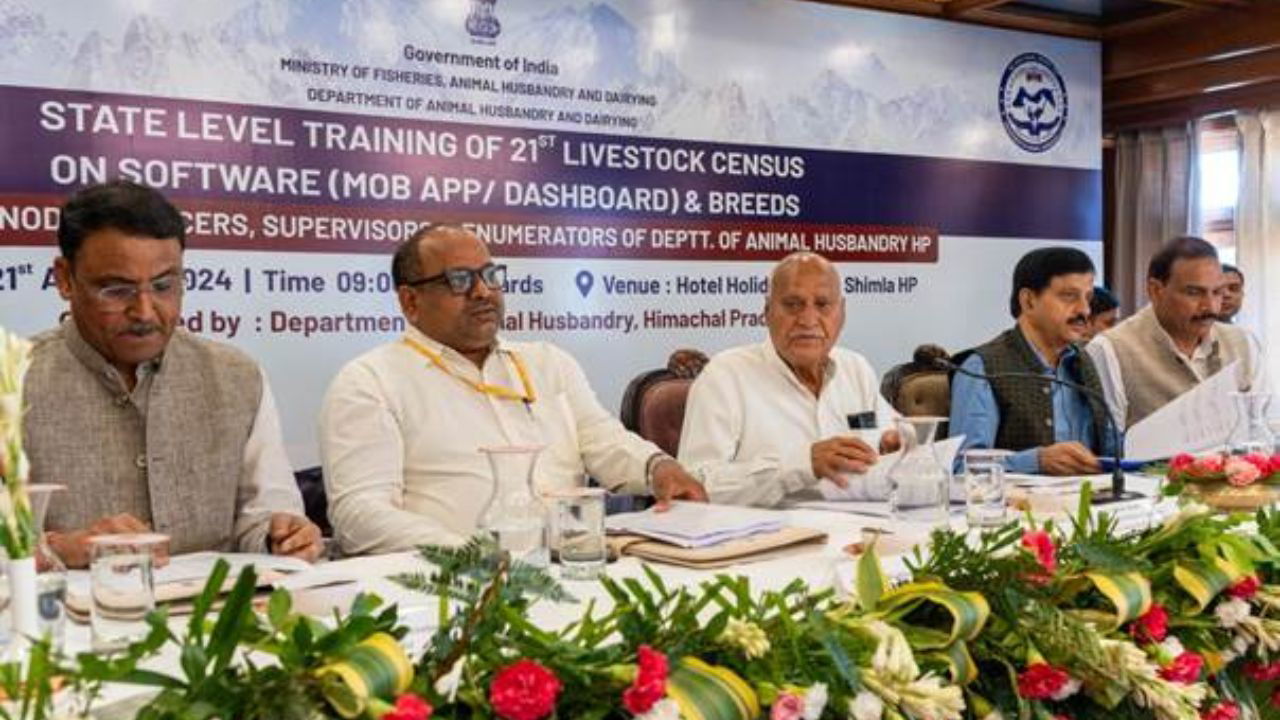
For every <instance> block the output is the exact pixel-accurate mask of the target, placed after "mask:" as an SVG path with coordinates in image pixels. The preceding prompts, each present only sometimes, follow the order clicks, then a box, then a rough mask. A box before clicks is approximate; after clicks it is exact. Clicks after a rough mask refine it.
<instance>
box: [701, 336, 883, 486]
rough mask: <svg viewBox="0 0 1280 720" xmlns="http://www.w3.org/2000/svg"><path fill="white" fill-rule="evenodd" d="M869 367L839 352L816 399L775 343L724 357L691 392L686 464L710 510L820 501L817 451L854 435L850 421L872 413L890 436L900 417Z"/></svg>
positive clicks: (718, 358)
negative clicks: (718, 506)
mask: <svg viewBox="0 0 1280 720" xmlns="http://www.w3.org/2000/svg"><path fill="white" fill-rule="evenodd" d="M879 385H880V381H879V378H878V377H877V376H876V373H875V371H874V370H872V369H871V364H870V363H868V362H867V360H866V358H864V357H862V356H861V355H859V354H858V353H856V352H853V351H851V350H846V349H844V348H839V347H837V348H833V349H832V351H831V357H830V362H829V363H828V365H827V372H826V377H825V379H824V380H823V385H822V391H821V392H820V394H819V395H818V397H814V395H813V393H812V392H810V391H809V389H808V388H806V387H805V386H804V384H803V383H801V382H800V380H799V379H797V378H796V376H795V374H794V373H792V371H791V368H789V367H787V364H786V363H785V362H783V361H782V358H781V357H780V356H779V355H778V353H777V351H776V350H775V349H774V347H773V343H771V342H770V341H768V340H766V341H765V342H763V343H760V344H758V345H746V346H742V347H737V348H732V349H730V350H726V351H724V352H722V353H720V354H718V355H716V356H715V357H714V358H712V360H711V362H710V363H708V364H707V366H706V368H705V369H704V370H703V371H702V373H701V374H700V375H699V376H698V379H697V380H696V381H694V383H693V388H692V389H691V390H690V391H689V402H688V406H687V408H686V410H685V416H684V430H683V431H682V433H681V435H680V462H681V464H683V465H684V466H685V468H687V469H688V470H689V471H690V472H691V473H693V474H694V475H695V476H697V477H698V478H699V479H700V480H701V481H702V483H703V485H704V486H706V489H707V493H708V494H709V495H710V496H711V502H714V503H731V504H737V505H758V506H765V507H769V506H774V505H778V504H781V503H783V502H784V501H794V500H804V499H812V498H814V497H817V492H816V489H815V488H814V486H815V485H816V484H817V482H818V478H817V477H815V476H814V474H813V462H812V459H811V454H810V451H811V448H812V446H813V444H814V443H815V442H818V441H820V440H825V439H827V438H830V437H833V436H835V435H840V434H845V433H847V431H848V428H849V426H848V419H847V418H848V416H849V415H850V414H857V413H864V412H869V411H870V412H874V413H875V414H876V425H877V426H878V427H881V428H887V427H888V426H889V424H890V423H891V422H892V418H893V417H894V415H895V413H894V410H893V408H892V406H891V405H890V404H889V403H888V401H886V400H885V399H884V398H883V397H881V396H880V391H879Z"/></svg>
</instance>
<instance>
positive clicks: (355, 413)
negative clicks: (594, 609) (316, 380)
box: [320, 328, 661, 553]
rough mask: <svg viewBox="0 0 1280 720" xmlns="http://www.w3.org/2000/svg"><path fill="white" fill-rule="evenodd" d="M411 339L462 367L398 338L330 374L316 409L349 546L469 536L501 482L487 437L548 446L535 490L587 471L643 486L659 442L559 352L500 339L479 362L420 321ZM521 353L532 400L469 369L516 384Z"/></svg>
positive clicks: (333, 517)
mask: <svg viewBox="0 0 1280 720" xmlns="http://www.w3.org/2000/svg"><path fill="white" fill-rule="evenodd" d="M405 337H406V338H408V339H411V340H413V341H414V342H417V343H420V344H421V345H423V346H424V347H426V348H428V349H429V350H431V351H433V352H435V353H438V354H439V356H440V357H441V359H442V360H443V362H444V363H445V364H446V365H447V366H448V367H449V369H450V370H451V371H452V372H453V373H454V374H456V375H457V376H459V377H455V376H454V375H450V374H449V373H447V372H445V371H444V370H442V369H440V368H438V367H436V366H435V365H434V364H432V362H431V361H430V360H429V359H428V358H426V357H424V356H423V355H421V354H419V353H418V352H416V351H415V350H414V349H413V348H412V347H410V346H409V345H408V344H406V343H404V342H403V341H396V342H392V343H388V344H386V345H382V346H380V347H377V348H374V349H373V350H371V351H369V352H367V353H365V354H364V355H362V356H360V357H358V358H356V359H355V360H353V361H352V362H350V363H348V364H347V365H346V367H344V368H343V369H342V370H341V371H340V372H339V373H338V376H337V377H336V378H334V381H333V383H332V385H330V387H329V391H328V393H327V394H326V396H325V399H324V404H323V406H322V408H321V411H320V453H321V456H322V458H323V461H324V476H325V486H326V489H327V490H328V494H329V519H330V521H331V522H332V523H333V527H334V534H335V535H336V537H337V539H338V542H339V543H340V545H341V546H342V548H343V550H344V551H345V552H347V553H380V552H392V551H397V550H404V549H407V548H411V547H413V546H415V545H420V544H424V543H440V544H455V543H460V542H462V541H464V540H466V538H467V537H469V536H470V535H471V534H473V533H474V532H475V530H476V521H477V519H478V518H479V516H480V513H481V511H482V510H483V509H484V507H485V505H486V504H487V503H488V501H489V496H490V495H491V493H492V489H493V475H492V472H491V471H490V469H489V464H488V462H487V460H486V459H485V456H484V455H483V454H482V453H481V452H480V451H479V449H480V448H482V447H496V446H512V445H542V446H544V449H543V450H542V453H541V455H540V456H539V457H538V461H537V465H536V469H535V481H536V485H537V487H536V488H535V489H536V490H538V491H547V490H554V489H558V488H565V487H573V486H577V485H581V484H582V483H583V482H584V475H586V474H588V473H589V474H590V475H591V476H593V477H595V478H597V479H598V480H599V481H600V482H601V484H603V485H605V486H606V487H608V488H610V489H614V490H618V489H623V490H626V491H629V492H644V491H645V490H646V482H645V470H646V465H647V463H648V461H649V459H650V458H651V457H652V456H653V455H655V454H657V453H660V452H661V450H659V449H658V447H657V446H656V445H654V444H653V443H650V442H647V441H645V440H642V439H641V438H639V437H638V436H636V435H634V434H632V433H630V432H628V431H627V430H626V428H624V427H623V426H622V423H620V422H618V420H617V418H615V417H614V416H613V415H611V414H609V412H608V411H606V410H605V409H604V408H603V407H601V406H600V402H599V400H597V399H596V395H595V393H594V392H593V391H592V390H591V387H590V386H589V385H588V384H587V379H586V376H585V375H584V374H583V372H582V368H581V367H579V366H578V363H577V362H576V361H575V360H574V359H573V358H572V357H570V356H569V355H568V354H567V353H565V352H564V351H563V350H561V349H559V348H557V347H555V346H554V345H550V344H548V343H541V342H539V343H517V342H506V341H503V340H499V341H498V343H497V346H496V347H495V349H494V350H493V351H492V352H491V353H489V356H488V357H487V358H486V359H485V361H484V367H483V368H478V367H476V365H475V363H473V362H471V361H470V360H468V359H467V358H466V357H464V356H463V355H461V354H460V353H458V352H457V351H455V350H453V349H452V348H449V347H447V346H445V345H443V344H441V343H439V342H436V341H435V340H432V339H431V338H428V337H427V336H426V335H424V334H422V333H421V332H419V331H418V330H416V329H414V328H409V330H408V331H407V332H406V333H405ZM513 355H518V356H519V359H520V361H522V362H523V365H524V367H525V369H526V370H527V372H528V376H529V380H530V383H531V385H532V388H533V391H534V394H535V397H536V399H535V400H534V401H533V402H531V403H527V404H526V403H524V402H521V401H520V400H516V399H504V398H501V397H496V396H493V395H488V394H485V393H482V392H480V391H478V390H477V389H475V388H474V387H472V386H471V385H469V384H467V383H466V382H463V380H462V379H461V378H467V379H469V380H471V381H473V382H477V383H485V384H489V385H497V386H501V387H506V388H510V389H511V390H513V391H515V392H517V393H520V392H522V390H523V384H522V382H521V380H520V376H519V373H518V372H517V371H516V366H515V364H514V362H513V359H512V356H513Z"/></svg>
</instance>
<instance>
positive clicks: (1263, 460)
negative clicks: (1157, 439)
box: [1156, 453, 1280, 510]
mask: <svg viewBox="0 0 1280 720" xmlns="http://www.w3.org/2000/svg"><path fill="white" fill-rule="evenodd" d="M1156 471H1157V472H1161V473H1162V474H1163V475H1164V476H1165V480H1166V483H1165V485H1164V492H1165V494H1166V495H1182V494H1184V493H1185V494H1188V495H1192V496H1195V497H1196V498H1198V499H1200V500H1201V501H1203V502H1205V503H1207V504H1209V505H1212V506H1215V507H1219V508H1221V509H1226V510H1237V509H1254V508H1257V507H1260V506H1262V505H1266V504H1270V503H1271V502H1274V501H1275V500H1276V499H1277V496H1278V493H1277V490H1280V454H1275V455H1264V454H1261V453H1249V454H1246V455H1225V454H1222V453H1206V454H1201V455H1191V454H1189V453H1181V454H1179V455H1176V456H1174V457H1173V458H1172V459H1171V460H1170V461H1169V464H1168V465H1167V466H1164V467H1163V468H1157V469H1156Z"/></svg>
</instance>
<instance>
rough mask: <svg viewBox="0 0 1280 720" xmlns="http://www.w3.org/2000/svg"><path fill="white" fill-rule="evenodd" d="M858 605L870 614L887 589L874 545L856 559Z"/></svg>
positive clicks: (887, 585)
mask: <svg viewBox="0 0 1280 720" xmlns="http://www.w3.org/2000/svg"><path fill="white" fill-rule="evenodd" d="M857 568H858V580H857V583H856V589H857V592H858V605H859V606H860V607H861V608H862V609H863V610H864V611H866V612H872V611H874V610H875V609H876V606H877V605H879V604H880V597H881V596H882V595H884V593H885V591H887V590H888V588H889V583H888V582H887V581H886V580H885V575H884V567H883V566H881V564H880V555H879V553H877V552H876V548H875V543H874V542H873V543H872V545H871V547H869V548H867V549H866V551H865V552H863V553H862V555H861V556H860V557H859V558H858V564H857Z"/></svg>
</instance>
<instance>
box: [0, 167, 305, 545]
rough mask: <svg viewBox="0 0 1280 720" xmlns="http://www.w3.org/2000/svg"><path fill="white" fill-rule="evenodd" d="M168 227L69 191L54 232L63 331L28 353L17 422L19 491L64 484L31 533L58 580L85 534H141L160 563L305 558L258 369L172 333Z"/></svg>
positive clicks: (147, 208)
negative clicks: (162, 547) (155, 547)
mask: <svg viewBox="0 0 1280 720" xmlns="http://www.w3.org/2000/svg"><path fill="white" fill-rule="evenodd" d="M185 243H186V233H185V228H184V226H183V220H182V216H181V215H180V214H179V213H178V211H177V209H175V208H174V207H173V205H171V204H169V201H168V200H166V199H165V198H164V196H162V195H161V194H160V193H158V192H156V191H155V190H152V189H150V188H146V187H143V186H141V185H137V184H134V183H130V182H124V181H116V182H110V183H106V184H103V185H95V186H93V187H88V188H85V189H84V190H81V191H80V192H78V193H76V194H75V195H74V196H73V197H72V198H71V199H70V200H68V201H67V204H66V205H65V206H63V208H62V214H61V217H60V218H59V223H58V244H59V246H60V248H61V251H62V252H61V256H60V257H58V258H57V259H56V260H55V261H54V267H53V269H54V276H55V277H56V279H57V282H58V292H59V293H60V294H61V295H62V297H63V299H65V300H66V301H67V302H68V303H69V304H70V308H71V312H70V318H69V319H67V320H66V321H64V322H63V323H62V325H61V326H60V327H58V328H55V329H53V330H50V331H48V332H46V333H44V334H42V335H40V336H38V337H36V338H35V340H34V343H35V345H34V348H33V351H32V360H31V369H30V370H29V371H28V373H27V380H26V387H25V395H26V404H27V407H28V411H27V413H26V415H25V417H24V419H23V429H24V432H25V435H26V451H27V456H28V457H29V458H30V459H31V478H32V480H34V481H36V482H41V483H57V484H62V485H66V486H67V488H68V490H69V492H66V493H61V494H58V495H55V496H54V497H53V499H52V502H51V503H50V506H49V515H48V518H47V521H46V523H45V527H46V529H48V530H49V531H50V532H49V538H48V539H49V544H50V546H51V547H52V548H53V550H54V551H55V552H56V553H58V555H59V556H60V557H61V558H62V560H63V561H64V562H65V563H66V564H67V565H69V566H72V567H84V566H85V565H86V564H87V563H88V560H89V557H88V556H89V552H88V539H89V537H90V536H92V535H100V534H112V533H128V532H139V531H144V530H148V529H151V528H154V529H155V530H156V531H158V532H161V533H164V534H167V535H169V536H170V541H171V548H170V549H171V550H172V551H173V552H175V553H184V552H193V551H196V550H222V551H240V552H267V551H268V550H269V551H271V552H274V553H279V554H285V555H294V556H298V557H302V558H305V559H307V560H312V559H315V558H316V557H317V556H318V555H319V554H320V550H321V547H322V546H321V539H320V530H319V529H318V528H317V527H316V526H315V525H314V524H313V523H311V522H310V521H308V520H307V519H306V517H304V516H303V514H302V513H303V510H302V496H301V494H300V493H299V492H298V486H297V485H296V484H295V483H294V479H293V471H292V469H291V468H290V466H289V458H288V457H287V456H286V455H285V452H284V443H283V440H282V438H281V435H280V418H279V415H278V414H277V412H276V406H275V401H274V399H273V398H272V395H271V389H270V387H268V385H267V380H266V376H265V375H264V373H263V372H262V369H261V368H260V367H259V366H258V364H257V363H256V362H254V361H253V360H252V359H251V358H249V357H248V356H247V355H245V354H244V353H243V352H241V351H239V350H237V349H235V348H233V347H231V346H230V345H224V344H222V343H217V342H213V341H211V340H206V339H204V338H202V337H199V336H197V335H193V334H191V333H189V332H187V331H185V330H183V329H182V328H179V327H177V324H178V318H180V317H181V313H182V284H183V274H182V257H183V248H184V246H185Z"/></svg>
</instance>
